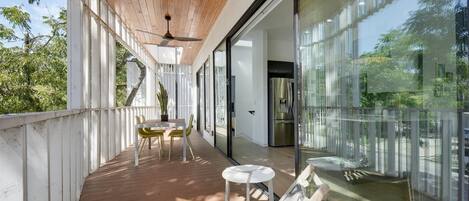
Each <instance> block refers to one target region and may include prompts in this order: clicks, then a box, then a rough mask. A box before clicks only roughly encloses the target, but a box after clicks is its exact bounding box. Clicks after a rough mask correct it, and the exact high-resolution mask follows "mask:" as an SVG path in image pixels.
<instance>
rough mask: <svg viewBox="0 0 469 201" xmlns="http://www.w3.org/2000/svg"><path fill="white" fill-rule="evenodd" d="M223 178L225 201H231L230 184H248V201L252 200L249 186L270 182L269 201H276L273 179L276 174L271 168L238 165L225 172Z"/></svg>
mask: <svg viewBox="0 0 469 201" xmlns="http://www.w3.org/2000/svg"><path fill="white" fill-rule="evenodd" d="M222 176H223V178H224V179H225V182H226V184H225V201H228V200H229V196H230V195H229V194H230V182H234V183H245V184H246V200H247V201H249V200H250V197H251V196H250V195H249V184H254V183H262V182H268V187H269V200H270V201H274V186H273V185H274V184H273V181H272V179H273V178H274V177H275V172H274V170H272V168H270V167H264V166H260V165H238V166H233V167H228V168H226V169H225V170H223V173H222Z"/></svg>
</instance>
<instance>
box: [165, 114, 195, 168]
mask: <svg viewBox="0 0 469 201" xmlns="http://www.w3.org/2000/svg"><path fill="white" fill-rule="evenodd" d="M193 120H194V115H192V114H191V116H190V118H189V126H187V128H186V139H187V144H188V145H189V150H190V152H191V155H192V159H195V157H194V152H192V143H191V140H190V138H189V135H190V134H191V131H192V121H193ZM183 133H184V130H182V129H174V130H171V131H170V132H169V134H168V136H169V137H170V142H169V156H168V160H171V150H172V149H173V139H174V138H176V137H178V138H182V137H183V136H182V135H183Z"/></svg>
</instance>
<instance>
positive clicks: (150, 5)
mask: <svg viewBox="0 0 469 201" xmlns="http://www.w3.org/2000/svg"><path fill="white" fill-rule="evenodd" d="M107 1H108V3H109V5H111V6H112V7H113V8H114V10H115V11H116V12H117V13H118V14H119V15H120V16H121V17H122V20H123V21H125V22H126V23H127V24H128V25H129V26H130V27H129V28H130V29H131V30H133V31H134V33H135V35H136V37H137V39H138V40H139V41H141V42H142V43H144V44H145V43H155V44H159V43H160V42H161V40H162V39H161V38H160V37H158V36H155V35H151V34H147V33H142V32H138V31H136V30H138V29H140V30H146V31H149V32H152V33H157V34H160V35H164V34H165V33H166V21H165V19H164V16H165V14H169V15H171V18H172V19H171V22H170V25H169V29H170V32H171V34H172V35H173V36H179V37H194V38H200V39H202V41H197V42H181V41H175V40H172V41H171V42H170V43H169V44H168V45H170V46H178V47H183V48H184V50H183V54H182V58H181V63H182V64H192V62H193V60H194V58H195V57H196V56H197V53H198V52H199V49H200V47H201V46H202V44H203V42H204V40H205V38H206V37H207V35H208V33H209V31H210V29H211V28H212V25H213V24H214V23H215V20H216V18H217V17H218V15H219V14H220V12H221V10H222V8H223V6H224V5H225V3H226V0H107Z"/></svg>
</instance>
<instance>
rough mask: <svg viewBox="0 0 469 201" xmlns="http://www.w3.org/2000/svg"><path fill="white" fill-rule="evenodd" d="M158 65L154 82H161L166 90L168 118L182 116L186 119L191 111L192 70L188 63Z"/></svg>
mask: <svg viewBox="0 0 469 201" xmlns="http://www.w3.org/2000/svg"><path fill="white" fill-rule="evenodd" d="M158 65H159V68H158V73H157V79H156V81H157V83H156V84H158V81H159V82H161V83H162V84H163V86H164V87H165V88H166V90H167V91H168V96H169V101H168V115H169V118H184V119H186V120H188V119H189V116H190V115H191V111H192V94H191V93H192V91H191V86H192V77H191V74H192V72H191V68H190V65H182V64H177V65H175V64H158ZM157 88H159V86H157ZM176 112H177V114H176Z"/></svg>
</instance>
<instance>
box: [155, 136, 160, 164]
mask: <svg viewBox="0 0 469 201" xmlns="http://www.w3.org/2000/svg"><path fill="white" fill-rule="evenodd" d="M159 139H160V137H159V136H158V137H156V143H158V144H159V146H158V160H161V141H160V140H159Z"/></svg>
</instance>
